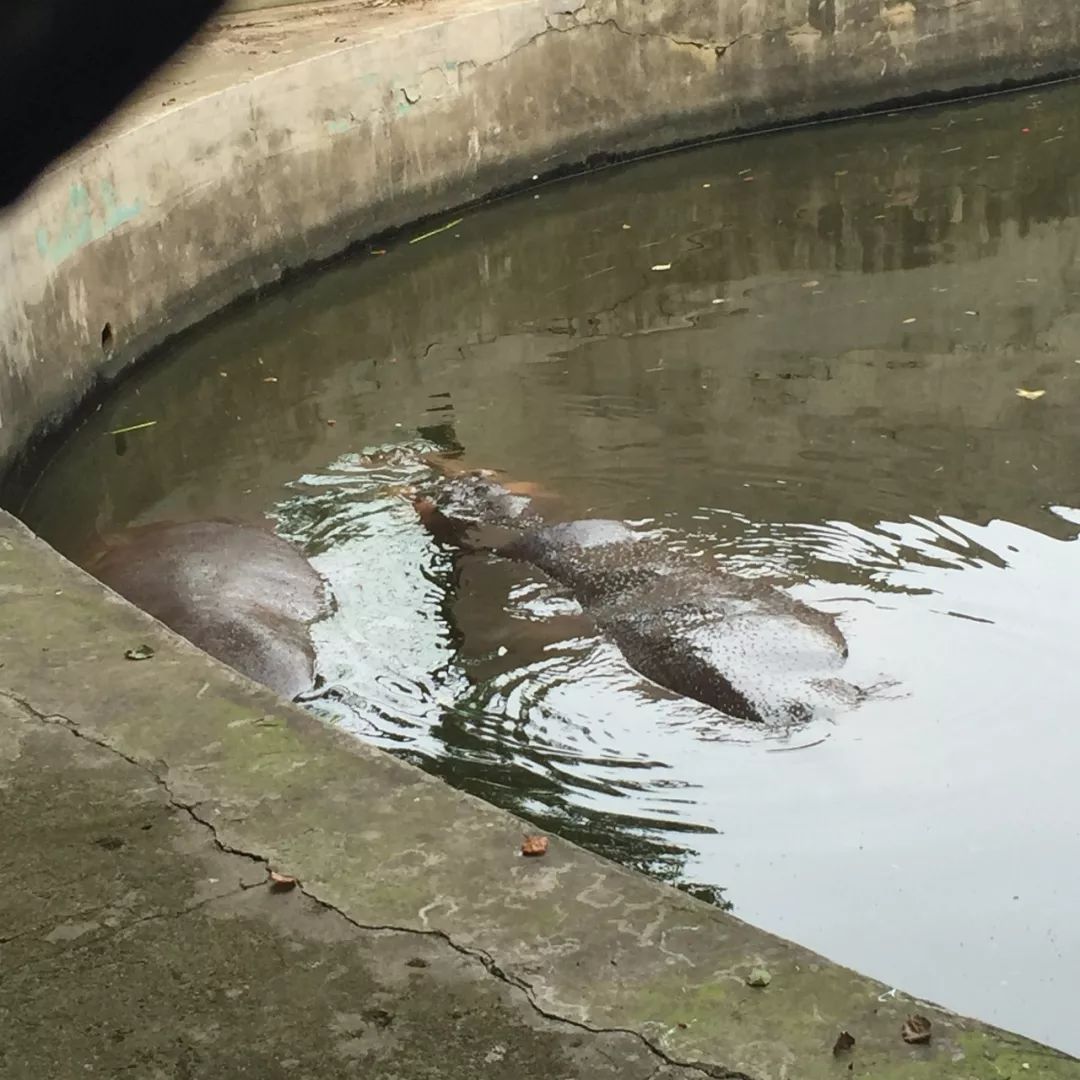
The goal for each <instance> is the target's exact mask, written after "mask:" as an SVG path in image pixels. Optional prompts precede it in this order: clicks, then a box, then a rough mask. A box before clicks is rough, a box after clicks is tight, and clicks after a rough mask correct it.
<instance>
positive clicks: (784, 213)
mask: <svg viewBox="0 0 1080 1080" xmlns="http://www.w3.org/2000/svg"><path fill="white" fill-rule="evenodd" d="M1078 114H1080V88H1078V87H1075V86H1068V87H1063V88H1059V89H1056V90H1052V91H1045V92H1040V93H1028V94H1023V95H1019V96H1016V97H1012V98H1006V99H999V100H996V101H984V102H978V103H975V104H971V105H967V106H963V107H957V108H950V109H944V110H933V111H922V112H916V113H911V114H907V115H902V116H896V117H891V118H879V119H875V120H873V121H869V122H860V123H852V124H846V125H838V126H834V127H829V128H824V129H819V130H805V131H802V132H798V133H793V134H785V135H778V136H772V137H768V138H757V139H751V140H747V141H743V142H735V143H731V144H727V145H723V146H718V147H714V148H710V149H705V150H700V151H695V152H693V153H689V154H683V155H679V156H672V157H667V158H661V159H657V160H654V161H652V162H650V163H647V164H639V165H636V166H633V167H629V168H626V169H622V170H617V171H610V172H607V173H605V174H602V175H597V176H594V177H592V178H589V179H586V180H582V181H576V182H574V183H568V184H564V185H558V186H552V187H547V188H543V189H540V191H539V195H538V196H537V197H534V195H533V194H532V193H529V194H525V195H523V196H521V197H518V198H516V199H513V200H510V201H507V202H505V203H502V204H500V205H497V206H494V207H491V208H489V209H486V210H483V211H481V212H476V213H469V214H468V215H467V216H466V217H465V220H463V221H462V222H461V223H460V224H459V225H456V226H454V227H452V228H450V229H448V230H446V231H444V232H442V233H439V234H438V235H435V236H431V237H429V238H427V239H424V240H423V241H422V242H419V243H415V244H410V243H409V242H408V239H409V238H408V237H404V238H402V240H400V241H399V242H395V243H394V244H392V245H389V248H388V250H387V251H386V253H385V254H373V255H369V256H366V257H359V258H356V259H353V260H352V261H349V262H347V263H344V264H342V265H339V266H337V267H335V268H333V269H330V270H327V271H326V272H324V273H322V274H320V275H319V276H318V277H316V278H314V279H313V280H310V281H307V282H304V283H300V284H295V285H292V286H290V287H289V288H287V289H285V290H282V291H280V292H277V293H275V294H274V295H273V296H271V297H268V298H266V299H264V300H261V301H260V302H258V303H257V304H254V305H251V306H248V307H245V308H243V309H242V310H239V311H237V312H235V313H234V314H232V315H231V316H230V317H229V318H227V319H225V320H222V321H219V322H217V323H215V324H213V325H212V326H208V327H206V328H205V329H203V330H202V331H201V332H200V333H198V334H196V335H193V336H190V337H188V338H187V339H186V340H184V341H183V342H182V344H179V345H177V346H176V347H175V348H174V349H172V350H171V352H170V353H169V355H168V356H166V357H165V358H163V359H161V360H160V361H159V362H158V363H156V364H154V365H152V366H150V367H148V368H147V369H146V370H144V371H142V372H140V373H139V374H138V375H137V376H136V377H134V378H133V379H131V380H130V381H129V382H127V383H126V384H125V385H124V386H123V388H122V389H121V391H120V392H119V393H117V394H116V396H115V397H113V398H112V399H111V400H110V401H108V402H107V403H106V404H105V405H104V406H103V407H102V409H101V410H100V411H99V412H98V413H97V414H95V415H94V416H93V418H92V419H91V420H90V421H88V422H87V423H86V424H85V425H83V427H82V428H81V429H80V430H79V431H77V432H76V433H74V434H73V436H72V438H71V440H70V442H69V443H68V444H67V445H66V446H65V448H64V449H63V450H62V452H61V453H60V454H59V456H58V457H57V459H56V460H55V461H54V462H53V463H52V465H51V467H50V468H49V469H48V471H47V472H46V474H45V475H44V477H43V478H42V480H41V482H40V484H39V485H38V487H37V489H36V490H35V492H34V493H33V495H32V497H31V498H30V500H29V503H28V505H27V506H26V508H25V516H26V518H27V520H28V521H29V522H30V523H31V524H32V525H33V526H34V527H35V528H37V529H38V530H40V531H41V532H42V533H43V534H44V535H45V536H46V537H47V538H48V539H50V540H52V541H53V542H54V543H56V544H57V545H58V546H59V547H60V548H61V549H62V550H64V551H66V552H69V553H71V554H73V555H75V556H76V557H78V556H79V554H80V553H81V552H84V551H86V550H88V548H89V547H91V546H92V545H93V543H94V540H95V538H96V537H97V536H99V535H105V534H107V533H109V532H110V531H113V530H116V529H119V528H122V527H124V526H126V525H128V524H130V523H133V522H149V521H157V520H176V519H188V518H200V517H206V516H228V517H232V518H240V519H253V518H259V517H261V516H262V515H264V514H272V515H275V516H276V517H277V518H278V520H279V528H280V529H281V531H282V532H284V533H285V534H286V535H289V536H291V537H294V538H296V539H298V540H299V541H301V542H302V543H303V544H304V545H305V546H306V547H307V550H308V551H309V552H310V553H311V554H312V557H313V561H314V563H315V565H316V566H317V568H318V569H319V570H320V571H321V572H322V573H323V574H324V575H325V576H326V578H327V579H328V580H329V581H330V582H331V583H332V585H333V587H334V590H335V592H336V594H337V597H338V600H339V603H340V609H339V611H338V613H337V614H336V616H335V617H334V618H333V619H332V620H331V621H330V622H328V623H325V624H322V625H321V626H320V627H319V628H318V629H317V636H318V643H319V655H320V666H321V668H322V671H323V673H324V675H325V676H326V677H327V678H328V679H329V680H330V681H331V682H334V683H337V684H339V685H340V686H342V687H343V688H344V689H345V690H346V691H348V694H349V695H350V696H349V701H350V702H351V704H350V705H349V706H345V705H340V706H338V707H337V708H336V712H335V720H336V722H339V723H342V724H345V725H347V726H349V727H350V728H352V729H354V730H355V731H356V732H357V733H358V734H359V735H360V736H361V737H363V738H367V739H372V740H374V741H376V742H378V743H380V744H381V745H384V746H388V747H391V748H393V749H395V750H396V751H398V752H400V753H402V754H405V755H407V756H409V757H411V758H413V759H416V760H418V761H422V762H424V763H425V764H426V765H427V766H428V767H430V768H432V769H434V770H435V771H437V772H439V773H440V774H441V775H443V776H445V777H446V778H447V779H448V780H449V781H450V782H451V783H454V784H457V785H460V786H462V787H465V788H467V789H469V790H471V791H474V792H478V793H480V794H482V795H483V796H485V797H486V798H489V799H491V800H492V801H494V802H498V803H500V804H503V805H505V806H509V807H512V808H514V809H515V810H518V811H520V812H523V813H525V814H527V815H529V816H531V817H533V818H535V819H537V820H539V821H542V822H543V823H544V824H545V825H546V826H547V827H548V828H550V829H552V830H553V831H558V832H560V833H562V834H564V835H567V836H571V837H573V838H575V839H579V840H581V841H583V842H585V843H587V844H589V845H591V846H593V847H595V848H597V849H599V850H601V851H603V852H606V853H608V854H610V855H612V856H614V857H615V858H617V859H621V860H623V861H626V862H629V863H632V864H635V865H638V866H641V867H644V868H646V869H648V870H650V871H651V872H653V873H657V874H660V875H663V876H665V877H669V878H671V879H673V880H681V881H693V882H699V883H705V884H709V885H712V886H716V887H720V888H722V889H724V890H725V893H724V895H725V897H726V898H727V899H728V900H729V901H730V902H731V903H732V904H733V905H734V908H735V910H736V911H737V912H738V913H739V914H740V915H742V916H743V917H745V918H747V919H750V920H752V921H753V922H756V923H758V924H760V925H762V926H765V927H767V928H769V929H771V930H775V931H777V932H779V933H782V934H785V935H788V936H791V937H793V938H795V939H797V940H799V941H801V942H804V943H806V944H808V945H810V946H812V947H815V948H817V949H819V950H821V951H823V952H824V953H826V954H827V955H829V956H831V957H832V958H834V959H836V960H838V961H841V962H844V963H847V964H851V965H853V966H855V967H858V968H860V969H862V970H865V971H867V972H869V973H872V974H875V975H877V976H879V977H881V978H882V979H884V980H886V981H887V982H890V983H895V984H897V985H902V986H904V987H905V988H908V989H911V990H912V991H914V992H916V993H918V994H921V995H924V996H927V997H930V998H933V999H936V1000H940V1001H942V1002H944V1003H946V1004H948V1005H950V1006H953V1007H955V1008H957V1009H959V1010H962V1011H968V1012H974V1013H977V1014H979V1015H980V1016H983V1017H985V1018H987V1019H990V1020H994V1021H997V1022H999V1023H1002V1024H1004V1025H1006V1026H1009V1027H1013V1028H1018V1029H1021V1030H1023V1031H1024V1032H1026V1033H1028V1034H1030V1035H1033V1036H1036V1037H1039V1038H1042V1039H1045V1040H1047V1041H1050V1042H1053V1043H1055V1044H1057V1045H1059V1046H1062V1047H1065V1048H1068V1049H1071V1050H1073V1051H1080V1034H1078V1031H1080V1028H1078V1026H1077V1024H1076V1022H1075V1018H1074V1013H1075V1004H1074V999H1075V984H1074V977H1073V976H1074V972H1075V961H1076V957H1077V956H1078V950H1080V920H1078V919H1077V918H1076V901H1077V894H1078V890H1080V850H1078V847H1080V812H1078V799H1077V796H1076V777H1077V765H1078V760H1080V736H1078V734H1077V724H1078V715H1080V713H1078V707H1077V701H1078V700H1080V669H1078V668H1077V666H1076V664H1075V656H1074V652H1075V648H1076V645H1075V643H1076V641H1077V640H1078V635H1080V545H1077V543H1076V536H1077V531H1078V529H1077V524H1078V523H1080V366H1078V365H1080V261H1078V252H1080V124H1077V123H1076V122H1075V117H1076V116H1077V115H1078ZM1018 389H1024V390H1028V391H1045V393H1044V394H1043V395H1042V396H1040V397H1038V398H1023V397H1020V396H1018V395H1017V390H1018ZM148 420H154V421H156V422H157V423H156V426H154V427H152V428H148V429H145V430H142V431H138V432H133V433H131V434H129V435H127V436H123V437H111V436H109V435H108V434H107V432H109V431H110V430H113V429H115V428H118V427H123V426H127V425H132V424H137V423H139V422H142V421H148ZM331 421H333V423H331ZM450 435H453V437H455V438H456V439H457V440H458V441H459V442H460V444H461V445H462V446H464V448H465V452H466V456H467V458H468V460H470V461H471V462H474V463H476V464H483V465H489V466H496V467H499V468H502V469H505V470H507V472H508V473H509V475H511V476H512V477H516V478H521V479H529V480H535V481H539V482H541V483H543V484H544V485H546V486H547V487H549V488H551V489H553V490H555V491H557V492H559V493H560V494H561V495H562V496H563V497H564V498H565V499H566V500H567V501H568V503H569V504H570V506H571V507H573V508H574V509H575V510H576V511H577V512H579V513H581V514H589V515H594V516H609V517H617V518H621V519H625V520H628V521H633V522H637V523H640V524H642V525H648V526H649V527H654V528H659V529H663V530H666V532H667V535H668V536H669V537H670V540H671V542H672V543H673V544H678V545H681V546H683V547H685V548H687V549H688V550H697V551H699V552H700V553H701V556H700V557H701V558H703V559H707V558H710V557H712V558H716V559H718V560H720V561H721V562H722V564H723V565H725V566H727V567H728V568H735V569H737V570H739V571H741V572H744V573H747V574H766V573H767V574H774V575H777V576H779V577H780V578H781V579H784V580H786V581H789V582H791V591H792V592H793V593H794V594H795V595H797V596H799V597H800V598H802V599H805V600H807V601H808V602H810V603H812V604H814V605H817V606H819V607H821V608H823V609H827V610H829V611H831V612H835V613H837V614H838V616H839V618H840V621H841V625H842V626H843V628H844V631H845V633H846V635H847V637H848V641H849V643H850V647H851V657H850V661H849V664H848V671H847V675H848V677H850V678H851V679H853V680H855V681H858V682H862V683H874V682H878V681H880V680H895V681H896V686H895V687H894V689H893V690H892V691H891V692H890V694H888V695H885V696H880V697H877V698H875V699H873V700H871V701H869V702H867V703H866V704H864V705H863V706H862V707H861V708H858V709H850V710H846V711H842V712H841V713H840V714H839V715H838V716H836V717H834V718H833V719H832V720H830V721H824V720H822V721H818V722H816V723H814V724H812V725H810V727H809V728H806V729H803V730H801V731H798V732H796V733H793V734H791V735H790V736H783V735H775V734H773V735H770V734H769V733H762V732H758V731H754V730H750V729H748V728H747V727H746V726H745V725H738V724H734V723H731V722H728V721H726V720H725V719H724V718H723V717H722V716H720V715H719V714H717V713H715V712H713V711H711V710H709V709H707V708H704V707H701V706H698V705H695V704H692V703H683V702H674V703H673V702H670V701H659V700H656V699H655V697H654V696H650V695H648V694H646V693H643V692H642V688H641V683H640V680H639V679H638V678H637V677H636V676H635V675H634V674H633V673H632V672H630V671H629V670H628V669H627V668H626V666H625V664H624V663H623V662H622V661H621V659H620V657H619V654H618V653H617V652H616V651H615V650H614V649H613V647H612V646H611V645H610V644H608V643H606V642H604V641H603V640H601V639H598V638H597V637H596V636H595V635H590V634H589V633H588V632H587V631H583V629H582V626H581V623H580V620H578V619H576V618H575V612H574V609H573V605H572V604H571V603H570V602H569V601H567V600H566V599H565V597H564V596H562V595H561V594H560V593H559V592H558V591H557V590H555V589H554V588H553V587H552V586H551V585H550V584H549V583H546V582H544V581H543V580H541V579H540V578H539V577H538V576H536V575H534V574H530V573H529V572H528V570H527V569H524V568H522V567H519V566H512V565H509V564H505V563H503V564H499V563H495V562H493V561H491V560H484V559H479V558H473V559H471V560H469V561H468V562H467V563H466V564H464V565H462V566H460V567H458V568H457V571H456V572H455V571H454V568H453V567H452V566H451V564H450V561H449V557H448V556H447V555H446V553H444V552H440V551H439V550H437V549H436V548H435V547H433V546H432V544H431V543H430V542H429V541H428V540H427V538H426V537H425V535H424V534H423V533H422V532H421V531H420V530H419V528H418V526H417V524H416V522H415V521H414V520H413V517H412V515H411V511H410V510H409V509H408V507H407V506H405V505H404V504H403V503H402V502H401V501H400V500H397V499H395V498H394V497H393V495H392V493H391V490H390V489H391V487H392V485H394V484H395V483H399V482H403V481H404V480H407V479H408V478H409V471H408V470H407V469H397V470H395V469H393V468H382V469H372V468H371V467H367V466H364V465H363V463H362V461H361V460H360V458H359V457H358V454H359V453H360V452H361V451H363V450H364V449H365V448H372V447H379V446H387V445H395V444H400V443H409V444H417V445H424V444H425V440H431V439H435V440H437V439H439V438H446V437H448V436H450Z"/></svg>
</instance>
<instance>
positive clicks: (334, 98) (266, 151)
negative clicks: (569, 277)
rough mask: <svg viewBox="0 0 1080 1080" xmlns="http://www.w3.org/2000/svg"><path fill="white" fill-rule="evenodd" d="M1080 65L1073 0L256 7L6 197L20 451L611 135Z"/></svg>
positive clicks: (634, 136) (466, 0) (0, 444)
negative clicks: (154, 371)
mask: <svg viewBox="0 0 1080 1080" xmlns="http://www.w3.org/2000/svg"><path fill="white" fill-rule="evenodd" d="M260 20H262V21H261V22H260ZM275 20H276V21H275ZM252 46H254V47H252ZM1078 66H1080V9H1077V7H1076V5H1075V4H1073V3H1072V2H1071V0H1037V2H1032V0H974V2H972V0H943V2H939V3H934V4H928V3H923V2H921V0H918V2H916V0H745V2H741V3H735V2H733V0H667V2H665V3H663V4H656V3H652V2H650V0H513V2H498V0H441V2H438V3H432V4H429V5H426V6H424V7H423V9H422V10H420V9H412V8H409V7H403V8H378V9H368V8H362V9H361V8H354V7H353V6H352V5H349V4H338V5H320V7H319V8H318V9H317V10H312V11H310V12H309V11H308V10H306V9H305V8H304V7H303V6H301V7H296V8H281V9H278V10H277V11H276V12H265V13H251V14H248V15H245V16H243V22H242V23H239V24H238V26H235V27H230V26H229V25H228V24H227V23H225V24H224V25H223V26H221V27H219V30H218V33H217V34H216V35H214V36H212V37H211V38H210V39H209V41H208V42H204V43H203V45H202V46H201V47H200V48H196V49H195V50H193V51H192V52H190V53H189V54H188V55H187V56H185V57H183V58H181V60H180V61H179V63H178V64H177V65H176V66H175V67H174V68H173V69H172V70H171V71H170V72H168V73H166V74H165V75H164V76H163V77H162V79H161V80H159V83H158V85H156V86H154V87H151V88H149V89H148V90H146V91H145V92H144V93H143V94H142V95H141V96H140V98H139V100H138V101H137V102H136V103H134V104H133V105H132V106H131V107H130V108H129V109H128V110H127V111H126V113H125V114H124V115H122V116H121V117H120V118H119V119H118V120H117V121H116V122H114V123H113V125H112V126H111V127H110V128H109V129H108V130H106V131H104V132H101V133H99V134H98V135H97V136H95V137H94V138H92V139H91V140H90V141H89V143H88V144H87V145H86V146H84V147H83V148H82V149H81V150H79V151H78V152H77V153H75V154H74V155H72V156H71V157H70V158H69V159H68V160H66V161H64V162H61V163H60V164H58V165H57V166H56V167H54V168H53V170H52V171H51V172H50V173H49V174H48V175H47V176H46V177H45V178H44V179H43V180H42V181H41V182H39V184H38V185H37V186H36V188H35V189H34V190H33V191H32V192H31V193H30V194H29V195H28V197H26V198H25V199H24V200H23V201H22V203H21V204H20V205H18V206H17V207H16V208H15V209H14V210H13V211H12V212H11V213H10V214H9V216H8V218H7V220H5V221H3V222H2V228H0V267H2V274H3V281H4V286H5V287H4V291H3V296H2V297H0V470H3V469H5V468H6V467H7V466H9V465H10V464H11V462H12V461H13V459H14V458H15V457H16V455H17V454H18V452H19V451H20V449H21V448H22V447H23V446H24V445H25V444H26V442H27V439H28V438H29V437H30V436H31V435H32V434H33V433H35V432H37V431H40V430H42V429H43V428H44V427H47V426H48V425H50V424H54V423H55V422H56V421H57V420H59V419H61V418H63V417H64V416H65V415H66V414H67V413H68V412H69V411H70V409H71V408H72V407H73V406H74V405H75V404H76V403H77V402H78V401H79V400H80V398H82V397H83V395H84V394H85V393H86V391H87V389H88V387H89V386H90V385H91V383H92V381H93V380H94V379H95V377H97V376H98V375H100V374H102V373H108V372H110V371H114V370H116V369H117V368H118V367H120V366H122V365H124V364H126V363H128V362H129V361H130V360H132V359H133V358H135V357H137V356H138V355H139V354H140V353H143V352H145V351H146V350H147V349H148V348H150V347H151V346H153V345H154V344H156V343H158V342H160V341H161V340H162V339H163V338H165V337H166V336H167V335H169V334H171V333H174V332H176V331H177V330H180V329H182V328H183V327H185V326H187V325H190V324H191V323H192V322H194V321H196V320H198V319H200V318H202V317H204V316H206V315H207V314H208V313H210V312H211V311H213V310H214V309H216V308H219V307H221V306H222V305H224V304H225V303H226V302H228V301H230V300H232V299H234V298H235V297H237V296H239V295H241V294H243V293H245V292H248V291H250V290H252V289H254V288H256V287H258V286H261V285H265V284H266V283H268V282H271V281H273V280H274V279H275V278H277V277H278V276H279V275H280V274H281V273H282V272H283V270H285V269H286V268H290V267H297V266H301V265H303V264H304V263H307V262H310V261H312V260H315V259H320V258H323V257H326V256H329V255H331V254H333V253H334V252H337V251H339V250H341V249H342V248H343V247H345V246H346V245H347V244H349V243H350V242H353V241H356V240H358V239H360V238H363V237H364V236H367V235H371V234H374V233H376V232H378V231H381V230H385V229H388V228H391V227H394V226H399V225H402V224H404V223H406V222H408V221H411V220H415V219H417V218H419V217H421V216H424V215H427V214H432V213H435V212H437V211H440V210H443V209H446V208H447V207H449V206H452V205H454V204H458V203H462V202H464V201H468V200H472V199H476V198H478V197H481V196H483V195H485V194H486V193H488V192H490V191H492V190H493V189H495V188H498V187H500V186H503V185H510V184H514V183H518V182H520V181H522V180H527V179H528V178H529V177H530V176H532V175H534V174H543V173H549V172H551V171H552V170H556V169H559V168H562V167H566V166H569V165H572V164H574V163H578V162H582V161H584V160H586V159H588V158H589V157H590V156H592V155H595V154H600V153H608V152H615V153H629V152H634V151H641V150H644V149H647V148H650V147H656V146H660V145H665V144H671V143H674V142H677V141H679V140H685V139H692V138H697V137H701V136H706V135H710V134H713V133H718V132H724V131H730V130H732V129H735V128H738V127H744V128H749V127H754V126H758V125H765V124H775V123H778V122H781V121H790V120H795V119H798V118H803V117H807V116H811V115H819V114H822V113H829V112H835V111H838V110H849V109H856V108H862V107H866V106H870V105H872V104H874V103H876V102H881V101H883V100H889V99H898V98H905V97H911V96H912V95H915V94H919V93H922V92H926V91H931V90H933V91H952V90H956V89H958V88H962V87H974V86H986V85H994V84H999V83H1001V82H1002V81H1003V80H1011V79H1015V80H1030V79H1034V78H1038V77H1040V76H1044V75H1050V74H1051V73H1058V72H1063V71H1071V70H1073V69H1075V68H1077V67H1078Z"/></svg>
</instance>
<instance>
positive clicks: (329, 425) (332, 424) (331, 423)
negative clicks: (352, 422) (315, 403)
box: [326, 420, 337, 427]
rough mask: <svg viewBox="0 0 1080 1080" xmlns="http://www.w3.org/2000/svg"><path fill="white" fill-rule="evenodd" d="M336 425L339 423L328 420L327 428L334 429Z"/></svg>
mask: <svg viewBox="0 0 1080 1080" xmlns="http://www.w3.org/2000/svg"><path fill="white" fill-rule="evenodd" d="M336 423H337V421H336V420H327V421H326V426H327V427H333V426H334V425H335V424H336Z"/></svg>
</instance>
